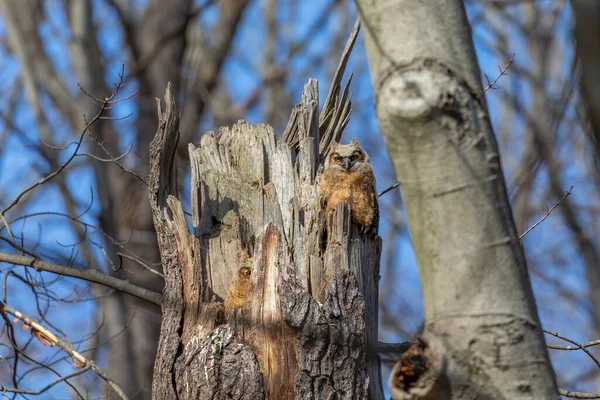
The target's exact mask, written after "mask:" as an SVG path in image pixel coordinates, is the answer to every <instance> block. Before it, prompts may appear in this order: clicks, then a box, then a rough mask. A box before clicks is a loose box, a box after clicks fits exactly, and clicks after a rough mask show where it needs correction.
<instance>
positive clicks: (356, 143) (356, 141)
mask: <svg viewBox="0 0 600 400" xmlns="http://www.w3.org/2000/svg"><path fill="white" fill-rule="evenodd" d="M350 144H354V145H356V146H360V144H359V143H358V140H356V138H353V139H352V141H351V142H350Z"/></svg>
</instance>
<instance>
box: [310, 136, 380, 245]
mask: <svg viewBox="0 0 600 400" xmlns="http://www.w3.org/2000/svg"><path fill="white" fill-rule="evenodd" d="M319 185H320V189H321V203H322V207H323V208H324V209H325V213H326V214H328V213H330V212H331V211H333V210H335V209H336V207H337V206H338V205H339V204H340V203H342V202H344V203H346V204H348V206H349V208H350V213H351V215H352V220H353V221H354V222H355V223H357V224H359V225H360V226H362V228H363V229H364V231H365V232H371V233H373V234H376V233H377V226H378V224H379V206H378V203H377V193H376V191H375V175H374V174H373V168H372V167H371V164H370V162H369V156H368V155H367V153H366V152H365V151H364V150H363V148H362V147H361V146H360V144H359V143H358V140H356V139H352V142H350V144H339V143H338V144H335V145H334V146H333V148H332V149H331V151H330V152H329V154H328V156H327V158H326V160H325V169H324V170H323V173H322V174H321V180H320V182H319Z"/></svg>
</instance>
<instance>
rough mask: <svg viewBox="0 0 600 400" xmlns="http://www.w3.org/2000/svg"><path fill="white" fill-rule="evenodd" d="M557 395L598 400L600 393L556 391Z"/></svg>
mask: <svg viewBox="0 0 600 400" xmlns="http://www.w3.org/2000/svg"><path fill="white" fill-rule="evenodd" d="M558 394H560V395H561V396H565V397H573V398H576V399H600V393H585V392H571V391H570V390H565V389H558Z"/></svg>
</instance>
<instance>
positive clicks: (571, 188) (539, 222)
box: [519, 186, 573, 240]
mask: <svg viewBox="0 0 600 400" xmlns="http://www.w3.org/2000/svg"><path fill="white" fill-rule="evenodd" d="M572 191H573V186H571V187H570V188H569V190H567V192H566V193H565V195H564V196H563V197H561V198H560V200H558V202H557V203H556V204H555V205H554V206H553V207H552V208H551V209H550V210H548V212H546V213H545V214H543V215H542V218H541V219H540V220H539V221H538V222H536V223H535V224H533V225H532V226H531V227H530V228H529V229H527V230H526V231H525V232H523V233H522V234H521V236H519V240H521V239H523V238H524V237H525V235H527V234H528V233H529V232H531V230H533V229H534V228H535V227H536V226H538V225H539V224H541V223H542V222H544V220H545V219H546V218H548V216H549V215H550V213H551V212H552V211H554V209H555V208H556V207H558V206H560V205H561V203H562V202H563V201H565V199H566V198H567V197H569V196H570V195H571V192H572Z"/></svg>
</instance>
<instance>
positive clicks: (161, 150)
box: [150, 29, 383, 399]
mask: <svg viewBox="0 0 600 400" xmlns="http://www.w3.org/2000/svg"><path fill="white" fill-rule="evenodd" d="M357 31H358V29H355V31H354V33H353V37H352V38H351V40H350V42H349V45H348V46H347V51H346V52H345V57H347V54H348V52H349V49H350V48H351V46H352V44H353V43H354V39H355V37H356V34H357ZM344 66H345V60H343V61H342V63H340V68H339V69H338V74H337V78H336V79H335V85H334V88H333V89H332V90H331V93H332V95H330V96H329V97H328V100H327V101H326V103H325V106H324V110H323V113H324V114H323V118H321V124H320V123H319V115H318V90H317V83H316V81H314V80H311V81H310V82H309V83H308V84H307V85H306V87H305V91H304V94H303V97H302V103H301V104H299V105H298V106H296V108H295V109H294V112H293V113H292V118H291V119H290V123H289V125H288V127H287V128H286V131H285V132H284V134H283V135H282V137H281V138H280V139H279V140H276V138H275V134H274V132H273V129H272V128H271V127H269V126H267V125H258V126H251V125H248V124H247V123H245V122H243V121H242V122H239V123H238V124H237V125H235V126H233V127H232V128H230V129H229V128H221V129H220V130H219V131H218V132H217V133H213V132H209V133H207V134H205V135H204V136H203V137H202V141H201V143H200V145H199V146H194V145H191V144H190V145H189V152H190V160H191V166H192V176H191V179H192V182H191V204H192V210H191V222H192V226H193V233H190V231H189V229H188V225H187V222H186V218H185V213H184V212H183V210H182V208H181V204H180V202H179V200H177V198H176V196H177V191H176V189H175V182H176V177H174V176H173V171H175V170H176V169H175V168H174V166H173V161H174V154H175V151H176V149H177V142H178V138H179V133H178V125H179V120H178V114H177V110H176V109H175V99H174V97H173V95H172V93H171V89H170V86H169V88H168V89H167V93H166V96H165V103H166V109H165V110H164V111H163V110H162V109H161V108H160V107H159V121H160V122H159V129H158V132H157V135H156V137H155V138H154V140H153V141H152V144H151V150H150V162H151V170H150V198H151V205H152V210H153V215H154V222H155V226H156V230H157V233H158V237H159V246H160V252H161V258H162V264H163V269H164V272H165V282H166V286H165V290H164V300H163V323H162V328H161V338H160V342H159V349H158V356H157V359H156V364H155V370H154V383H153V397H154V398H156V399H174V398H179V399H198V398H201V399H210V398H215V399H217V398H218V399H220V398H235V399H261V398H267V399H286V398H289V399H291V398H296V399H315V398H316V399H320V398H333V397H335V398H340V399H366V398H372V399H380V398H383V391H382V386H381V371H380V362H379V357H378V356H377V353H376V352H375V351H373V350H374V348H375V345H376V343H377V316H378V312H377V310H378V308H377V307H378V304H377V300H378V290H377V287H378V279H379V255H380V252H381V240H380V239H379V237H375V238H370V237H367V236H366V235H364V234H363V233H362V232H361V231H360V228H359V227H357V226H354V224H353V223H352V222H351V218H350V212H349V210H348V208H347V207H346V206H345V205H341V206H340V207H338V209H337V210H336V211H335V213H334V216H333V218H331V219H329V223H328V224H327V226H326V229H327V232H328V234H327V243H326V245H325V246H324V247H325V248H324V249H323V246H321V244H320V238H321V232H322V228H324V227H323V225H322V223H321V222H320V221H321V218H320V210H319V207H318V203H319V202H318V191H319V189H318V174H319V173H320V169H319V168H320V165H321V160H322V159H323V155H324V154H325V153H326V152H327V151H328V150H329V146H330V145H331V144H332V142H333V141H334V140H339V138H340V136H341V131H342V129H343V127H344V126H345V123H346V122H347V119H348V114H349V111H350V109H349V106H350V102H349V100H348V90H347V87H346V88H345V90H344V91H341V88H340V85H339V80H340V77H341V74H343V70H344ZM321 132H322V133H323V135H322V137H320V133H321Z"/></svg>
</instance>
